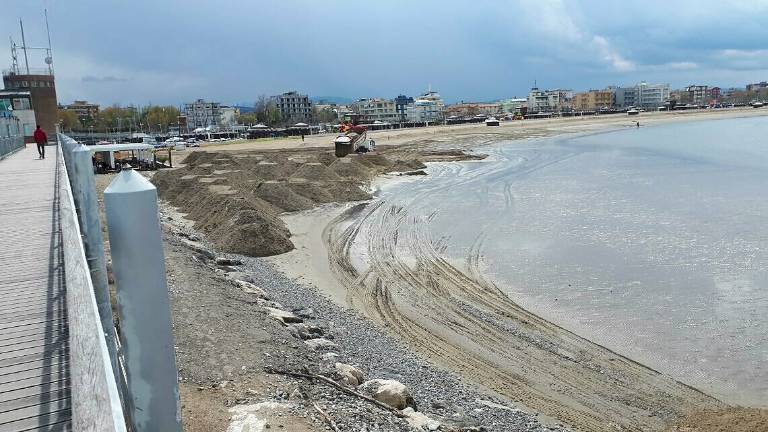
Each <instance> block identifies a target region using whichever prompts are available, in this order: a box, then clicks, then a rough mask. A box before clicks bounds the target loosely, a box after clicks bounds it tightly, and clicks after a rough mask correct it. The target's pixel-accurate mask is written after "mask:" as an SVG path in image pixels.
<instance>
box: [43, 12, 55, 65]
mask: <svg viewBox="0 0 768 432" xmlns="http://www.w3.org/2000/svg"><path fill="white" fill-rule="evenodd" d="M43 10H44V11H45V32H46V33H47V34H48V51H47V52H46V54H47V55H46V56H45V64H47V65H48V72H50V73H51V75H53V50H52V49H51V28H50V27H49V26H48V9H47V8H46V9H43Z"/></svg>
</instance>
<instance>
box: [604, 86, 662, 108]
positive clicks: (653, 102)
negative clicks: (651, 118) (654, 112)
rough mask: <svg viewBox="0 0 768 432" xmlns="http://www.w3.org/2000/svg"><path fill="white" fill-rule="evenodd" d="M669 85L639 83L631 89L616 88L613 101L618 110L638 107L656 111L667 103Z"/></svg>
mask: <svg viewBox="0 0 768 432" xmlns="http://www.w3.org/2000/svg"><path fill="white" fill-rule="evenodd" d="M669 98H670V90H669V84H648V83H646V82H641V83H639V84H637V85H634V86H631V87H618V88H616V90H615V101H616V106H617V107H618V108H629V107H632V106H634V107H639V108H646V109H656V108H658V107H660V106H663V105H664V104H665V103H667V102H668V101H669Z"/></svg>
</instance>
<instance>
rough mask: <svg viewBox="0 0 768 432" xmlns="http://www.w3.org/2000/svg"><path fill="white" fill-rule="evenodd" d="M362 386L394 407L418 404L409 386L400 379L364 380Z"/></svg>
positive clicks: (379, 399)
mask: <svg viewBox="0 0 768 432" xmlns="http://www.w3.org/2000/svg"><path fill="white" fill-rule="evenodd" d="M360 387H361V388H362V389H363V390H364V391H366V392H367V393H369V394H370V395H371V396H372V397H373V398H374V399H376V400H377V401H379V402H382V403H385V404H387V405H389V406H391V407H392V408H397V409H405V407H408V406H411V407H413V406H415V405H416V404H415V402H414V400H413V396H411V392H409V391H408V387H406V386H405V385H404V384H403V383H401V382H399V381H395V380H384V379H372V380H370V381H366V382H364V383H363V384H362V385H361V386H360Z"/></svg>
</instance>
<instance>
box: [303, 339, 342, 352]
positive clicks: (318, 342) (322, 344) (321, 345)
mask: <svg viewBox="0 0 768 432" xmlns="http://www.w3.org/2000/svg"><path fill="white" fill-rule="evenodd" d="M304 343H305V344H307V345H308V346H309V347H310V348H312V349H313V350H322V349H333V348H336V344H335V343H333V342H332V341H330V340H328V339H326V338H317V339H309V340H305V341H304Z"/></svg>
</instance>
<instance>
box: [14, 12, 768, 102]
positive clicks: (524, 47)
mask: <svg viewBox="0 0 768 432" xmlns="http://www.w3.org/2000/svg"><path fill="white" fill-rule="evenodd" d="M45 8H47V9H48V16H49V22H50V28H51V37H52V40H53V42H52V45H53V57H54V67H55V73H56V83H57V84H56V87H57V92H58V98H59V101H60V102H63V103H68V102H71V101H72V100H74V99H85V100H89V101H92V102H96V103H100V104H102V105H112V104H121V105H128V104H135V105H146V104H148V103H153V104H171V105H179V104H181V103H184V102H189V101H192V100H194V99H197V98H205V99H210V100H215V101H220V102H223V103H228V104H248V105H251V104H253V101H255V100H256V99H257V98H258V96H259V95H272V94H279V93H282V92H285V91H289V90H298V91H300V92H302V93H307V94H309V95H310V96H341V97H347V98H361V97H386V98H393V97H395V96H397V95H398V94H406V95H416V94H419V93H423V92H424V91H426V90H427V89H428V88H429V87H430V86H431V88H432V89H433V90H436V91H438V92H439V93H440V94H441V95H442V96H443V98H444V99H445V100H446V101H447V102H458V101H491V100H497V99H503V98H510V97H524V96H526V95H527V93H528V90H529V89H530V87H532V86H533V85H534V83H536V84H537V85H538V87H539V88H547V89H549V88H570V89H573V90H575V91H582V90H587V89H591V88H604V87H605V86H608V85H631V84H634V83H637V82H640V81H647V82H653V83H669V84H670V85H672V87H673V88H679V87H683V86H686V85H689V84H707V85H712V86H714V85H717V86H720V87H723V88H727V87H743V86H744V85H746V84H747V83H750V82H756V81H765V80H768V25H766V23H768V0H749V1H746V0H745V1H736V0H718V1H710V0H695V1H694V0H671V1H670V0H664V1H658V0H643V1H634V2H626V1H615V0H528V1H526V0H520V1H516V0H507V1H490V0H488V1H486V0H479V1H453V0H443V1H432V0H421V1H416V0H402V1H401V0H385V1H379V2H369V1H355V0H349V1H333V0H330V1H314V0H263V1H254V0H251V1H247V0H240V1H236V0H205V1H202V0H130V1H129V0H2V14H0V29H1V30H0V36H2V39H0V41H4V42H0V68H2V69H6V68H7V67H9V66H10V63H11V55H10V42H9V41H8V37H9V36H12V37H13V38H14V40H17V41H20V39H21V37H20V31H19V25H18V20H19V18H21V19H23V20H24V27H25V33H26V38H27V43H28V45H30V46H44V45H45V44H46V43H47V42H46V41H47V39H46V35H45V26H44V20H43V10H44V9H45ZM30 63H31V64H30V66H31V67H35V66H43V65H44V64H43V57H42V55H41V53H40V52H31V53H30Z"/></svg>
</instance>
